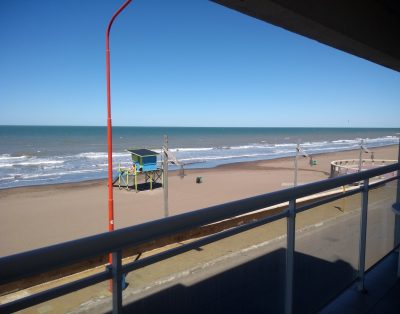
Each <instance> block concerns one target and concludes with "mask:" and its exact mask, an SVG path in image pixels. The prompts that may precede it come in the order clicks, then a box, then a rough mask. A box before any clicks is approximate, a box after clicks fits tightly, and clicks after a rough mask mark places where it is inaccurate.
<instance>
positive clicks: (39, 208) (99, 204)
mask: <svg viewBox="0 0 400 314" xmlns="http://www.w3.org/2000/svg"><path fill="white" fill-rule="evenodd" d="M373 152H374V156H375V158H376V159H397V156H398V147H397V146H388V147H383V148H376V149H373ZM364 157H365V158H369V155H366V154H365V156H364ZM357 158H358V151H347V152H336V153H329V154H320V155H317V156H315V159H316V160H317V165H316V166H313V167H311V166H310V165H309V163H308V159H307V158H299V173H298V182H299V184H302V183H308V182H313V181H318V180H323V179H326V178H328V176H329V171H330V162H331V161H332V160H337V159H357ZM185 174H186V175H185V177H184V178H183V179H181V178H180V177H179V176H178V172H170V175H169V211H170V215H176V214H180V213H183V212H187V211H191V210H196V209H200V208H204V207H208V206H211V205H215V204H220V203H224V202H228V201H232V200H237V199H242V198H246V197H250V196H254V195H258V194H262V193H267V192H271V191H275V190H279V189H284V188H287V187H289V186H290V185H291V184H292V182H293V177H294V172H293V158H282V159H275V160H269V161H257V162H247V163H237V164H229V165H224V166H220V167H217V168H213V169H199V170H187V171H185ZM199 176H200V177H202V179H203V183H201V184H197V183H196V177H199ZM107 199H108V194H107V183H106V181H105V180H98V181H87V182H82V183H71V184H59V185H47V186H35V187H24V188H13V189H6V190H0V204H1V206H0V239H1V240H0V256H6V255H10V254H14V253H18V252H22V251H25V250H30V249H34V248H38V247H43V246H47V245H50V244H55V243H59V242H64V241H68V240H72V239H77V238H80V237H83V236H88V235H93V234H96V233H100V232H106V231H107V230H108V207H107V205H108V202H107ZM114 207H115V208H114V213H115V228H116V229H117V228H122V227H127V226H130V225H135V224H139V223H143V222H146V221H150V220H154V219H160V218H163V216H164V210H163V189H162V188H156V189H154V190H153V191H149V190H145V191H140V192H138V193H135V191H134V190H131V191H126V190H119V189H118V188H114Z"/></svg>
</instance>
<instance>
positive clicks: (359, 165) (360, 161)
mask: <svg viewBox="0 0 400 314" xmlns="http://www.w3.org/2000/svg"><path fill="white" fill-rule="evenodd" d="M363 152H364V153H366V154H369V153H370V151H369V149H368V148H367V147H366V146H364V140H361V143H360V155H359V158H358V172H361V169H362V153H363Z"/></svg>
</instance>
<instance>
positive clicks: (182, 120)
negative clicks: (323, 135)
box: [0, 0, 400, 127]
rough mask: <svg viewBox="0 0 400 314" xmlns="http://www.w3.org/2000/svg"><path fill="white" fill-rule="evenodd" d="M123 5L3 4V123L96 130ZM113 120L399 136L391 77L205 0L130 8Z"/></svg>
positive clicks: (116, 66)
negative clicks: (376, 130) (358, 130)
mask: <svg viewBox="0 0 400 314" xmlns="http://www.w3.org/2000/svg"><path fill="white" fill-rule="evenodd" d="M122 3H123V1H116V0H115V1H111V0H109V1H100V0H85V1H81V0H58V1H54V0H52V1H47V0H46V1H45V0H37V1H33V0H20V1H13V0H3V1H0V42H1V46H2V49H1V52H0V56H1V57H0V69H1V74H0V110H1V115H0V124H28V125H105V124H106V92H105V29H106V26H107V24H108V21H109V19H110V17H111V16H112V14H113V13H114V12H115V11H116V10H117V9H118V8H119V6H120V5H121V4H122ZM111 84H112V118H113V124H114V125H127V126H129V125H136V126H243V127H245V126H260V127H274V126H289V127H290V126H293V127H296V126H305V127H307V126H321V127H324V126H326V127H399V126H400V109H399V108H400V106H399V105H400V75H399V73H398V72H395V71H393V70H390V69H386V68H384V67H381V66H378V65H375V64H373V63H371V62H369V61H366V60H363V59H360V58H357V57H354V56H352V55H349V54H346V53H344V52H341V51H338V50H335V49H333V48H330V47H328V46H325V45H322V44H320V43H317V42H315V41H312V40H310V39H307V38H304V37H302V36H299V35H296V34H293V33H290V32H288V31H285V30H283V29H280V28H278V27H275V26H272V25H270V24H267V23H265V22H261V21H258V20H256V19H253V18H250V17H247V16H245V15H243V14H240V13H238V12H235V11H232V10H229V9H227V8H225V7H222V6H219V5H217V4H215V3H213V2H210V1H207V0H191V1H185V0H178V1H163V0H158V1H155V0H153V1H152V0H146V1H133V2H132V3H131V4H130V5H129V6H128V7H127V8H126V9H125V10H124V11H123V12H122V13H121V15H120V16H119V17H118V19H117V20H116V21H115V23H114V25H113V29H112V31H111Z"/></svg>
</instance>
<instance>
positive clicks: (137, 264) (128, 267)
mask: <svg viewBox="0 0 400 314" xmlns="http://www.w3.org/2000/svg"><path fill="white" fill-rule="evenodd" d="M287 216H288V213H287V210H284V211H282V212H280V213H278V214H276V215H273V216H269V217H264V218H262V219H259V220H257V221H254V222H251V223H247V224H244V225H241V226H237V227H233V228H231V229H228V230H224V231H221V232H218V233H216V234H212V235H209V236H207V237H204V238H201V239H199V240H196V241H193V242H190V243H187V244H184V245H181V246H179V247H176V248H173V249H170V250H168V251H164V252H161V253H158V254H155V255H152V256H149V257H146V258H143V259H141V260H137V261H133V262H131V263H128V264H125V265H123V266H122V271H123V272H124V273H128V272H130V271H133V270H136V269H139V268H143V267H146V266H148V265H151V264H154V263H157V262H160V261H162V260H165V259H167V258H170V257H173V256H176V255H179V254H181V253H185V252H187V251H190V250H193V249H194V248H197V247H200V246H204V245H206V244H210V243H212V242H215V241H218V240H222V239H224V238H227V237H230V236H233V235H235V234H238V233H241V232H244V231H247V230H250V229H253V228H256V227H259V226H262V225H265V224H268V223H271V222H274V221H277V220H280V219H282V218H285V217H287Z"/></svg>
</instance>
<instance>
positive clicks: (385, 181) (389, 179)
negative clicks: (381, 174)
mask: <svg viewBox="0 0 400 314" xmlns="http://www.w3.org/2000/svg"><path fill="white" fill-rule="evenodd" d="M399 178H400V176H394V177H391V178H387V179H384V180H379V181H376V182H373V183H370V184H369V187H370V189H372V188H376V187H379V186H381V185H384V184H386V183H389V182H391V181H395V180H397V179H399Z"/></svg>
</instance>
